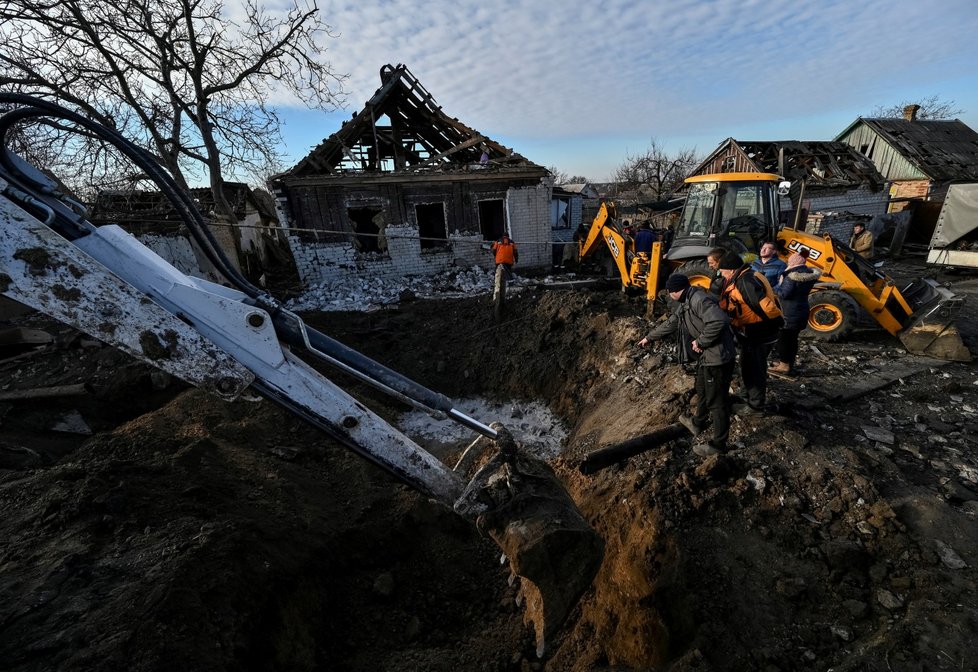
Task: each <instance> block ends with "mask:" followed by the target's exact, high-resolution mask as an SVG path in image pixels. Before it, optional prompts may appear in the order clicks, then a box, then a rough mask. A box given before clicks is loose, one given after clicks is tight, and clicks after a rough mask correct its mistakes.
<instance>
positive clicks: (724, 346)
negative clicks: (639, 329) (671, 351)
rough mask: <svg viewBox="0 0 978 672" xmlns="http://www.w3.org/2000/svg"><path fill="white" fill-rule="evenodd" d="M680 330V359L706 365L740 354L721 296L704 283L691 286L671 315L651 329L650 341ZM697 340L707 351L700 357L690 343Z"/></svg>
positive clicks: (730, 358)
mask: <svg viewBox="0 0 978 672" xmlns="http://www.w3.org/2000/svg"><path fill="white" fill-rule="evenodd" d="M673 334H678V336H679V361H680V362H681V363H682V364H692V363H693V360H694V359H695V360H696V362H697V363H698V364H701V365H703V366H720V365H721V364H726V363H727V362H732V361H733V360H734V357H736V356H737V350H736V346H735V344H734V338H733V331H732V330H731V329H730V318H729V317H727V314H726V313H724V312H723V310H722V309H721V308H720V304H719V303H717V297H716V296H714V295H712V294H710V293H708V292H707V291H706V290H704V289H703V288H702V287H690V288H689V289H687V290H686V291H685V292H684V293H683V295H682V296H681V297H679V302H678V306H677V308H676V310H675V311H674V312H673V313H672V314H671V315H670V316H669V318H668V319H667V320H666V321H665V322H662V323H661V324H659V326H657V327H656V328H655V329H653V330H652V331H651V332H649V335H648V336H647V338H648V339H649V340H650V341H655V340H659V339H661V338H664V337H666V336H671V335H673ZM694 340H695V341H696V343H697V345H699V346H700V347H701V348H702V349H703V352H702V353H700V354H699V355H698V357H697V355H696V354H695V353H693V351H692V348H691V347H690V346H691V344H692V342H693V341H694Z"/></svg>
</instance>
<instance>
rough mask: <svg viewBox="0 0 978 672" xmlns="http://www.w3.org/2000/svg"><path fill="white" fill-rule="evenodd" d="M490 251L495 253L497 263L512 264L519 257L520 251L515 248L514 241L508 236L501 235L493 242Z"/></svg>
mask: <svg viewBox="0 0 978 672" xmlns="http://www.w3.org/2000/svg"><path fill="white" fill-rule="evenodd" d="M492 252H493V254H495V255H496V263H497V264H508V265H510V266H512V265H513V264H515V263H516V262H517V261H519V259H520V253H519V252H518V251H517V250H516V243H514V242H513V241H512V240H510V239H509V238H505V237H503V238H500V239H499V240H497V241H496V242H495V243H493V244H492Z"/></svg>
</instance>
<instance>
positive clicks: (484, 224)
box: [479, 199, 506, 240]
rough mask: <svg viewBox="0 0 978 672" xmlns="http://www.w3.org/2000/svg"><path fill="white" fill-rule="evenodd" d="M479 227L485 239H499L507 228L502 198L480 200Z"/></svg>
mask: <svg viewBox="0 0 978 672" xmlns="http://www.w3.org/2000/svg"><path fill="white" fill-rule="evenodd" d="M479 229H480V230H481V231H482V239H483V240H498V239H499V237H500V236H502V235H503V232H504V231H505V230H506V216H505V214H504V212H503V202H502V199H500V200H494V201H479Z"/></svg>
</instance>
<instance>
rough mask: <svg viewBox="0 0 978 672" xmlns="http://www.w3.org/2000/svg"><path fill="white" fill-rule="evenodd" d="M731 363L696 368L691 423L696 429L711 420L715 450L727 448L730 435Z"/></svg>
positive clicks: (732, 365) (732, 368) (732, 367)
mask: <svg viewBox="0 0 978 672" xmlns="http://www.w3.org/2000/svg"><path fill="white" fill-rule="evenodd" d="M733 371H734V363H733V361H730V362H727V363H726V364H720V365H719V366H703V365H702V364H701V365H700V366H697V367H696V398H697V402H696V415H695V416H693V422H694V423H695V424H696V426H697V427H706V424H707V421H708V420H709V419H712V420H713V440H712V441H710V443H712V444H713V446H714V447H715V448H719V449H721V450H722V449H724V448H726V447H727V438H728V436H729V435H730V381H731V379H733Z"/></svg>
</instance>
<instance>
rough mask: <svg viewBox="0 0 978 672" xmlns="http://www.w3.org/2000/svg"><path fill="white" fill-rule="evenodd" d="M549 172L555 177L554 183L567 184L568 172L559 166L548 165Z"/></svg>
mask: <svg viewBox="0 0 978 672" xmlns="http://www.w3.org/2000/svg"><path fill="white" fill-rule="evenodd" d="M547 172H549V173H550V176H551V177H552V178H554V184H567V173H565V172H564V171H562V170H560V169H559V168H557V166H547Z"/></svg>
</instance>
